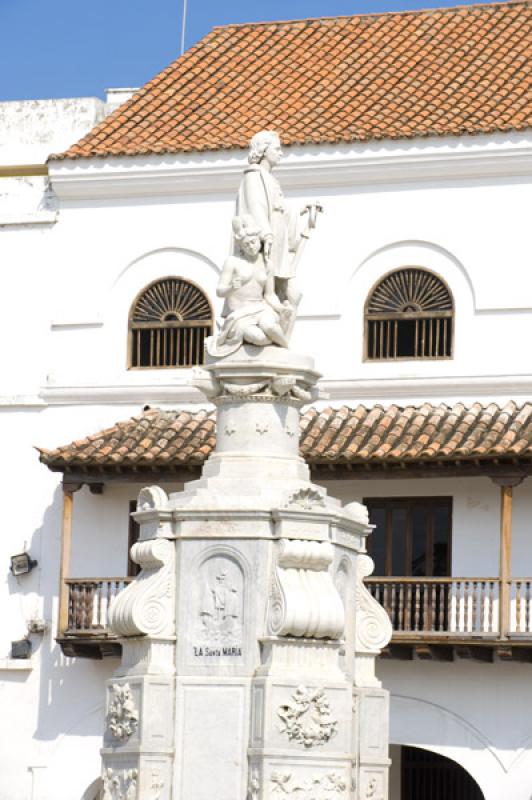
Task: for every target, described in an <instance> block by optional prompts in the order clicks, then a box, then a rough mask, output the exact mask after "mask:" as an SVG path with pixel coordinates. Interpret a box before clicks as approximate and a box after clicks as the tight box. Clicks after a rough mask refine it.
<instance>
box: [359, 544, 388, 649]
mask: <svg viewBox="0 0 532 800" xmlns="http://www.w3.org/2000/svg"><path fill="white" fill-rule="evenodd" d="M373 568H374V564H373V560H372V559H371V558H370V557H369V556H368V555H363V554H361V555H359V556H358V557H357V568H356V603H355V607H356V622H355V653H356V655H357V656H364V655H368V656H372V657H374V656H376V655H378V654H379V653H380V651H381V650H382V649H383V647H386V645H387V644H388V642H389V641H390V639H391V638H392V624H391V622H390V618H389V617H388V614H387V613H386V611H385V610H384V608H383V607H382V606H381V605H380V604H379V603H378V602H377V600H375V598H374V597H373V596H372V595H371V593H370V592H369V591H368V589H367V588H366V586H365V585H364V578H367V577H368V575H371V573H372V572H373Z"/></svg>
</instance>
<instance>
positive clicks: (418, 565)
mask: <svg viewBox="0 0 532 800" xmlns="http://www.w3.org/2000/svg"><path fill="white" fill-rule="evenodd" d="M364 503H365V504H366V505H367V507H368V511H369V517H370V522H371V523H372V524H373V525H375V526H376V527H375V529H374V530H373V532H372V533H371V534H370V536H369V537H368V552H369V554H370V555H371V557H372V558H373V560H374V562H375V575H379V576H381V577H385V576H395V577H401V576H403V577H408V576H412V577H431V576H433V577H446V576H448V575H450V567H451V522H452V498H451V497H386V498H382V497H378V498H377V497H371V498H365V500H364Z"/></svg>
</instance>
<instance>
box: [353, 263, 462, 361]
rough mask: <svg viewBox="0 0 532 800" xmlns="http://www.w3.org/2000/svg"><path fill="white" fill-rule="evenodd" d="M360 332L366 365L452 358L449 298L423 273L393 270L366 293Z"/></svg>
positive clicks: (438, 281) (438, 282)
mask: <svg viewBox="0 0 532 800" xmlns="http://www.w3.org/2000/svg"><path fill="white" fill-rule="evenodd" d="M365 327H366V336H365V339H366V343H365V346H366V352H365V357H366V359H367V360H370V361H377V360H381V361H382V360H390V359H398V358H410V359H412V358H451V357H452V347H453V299H452V296H451V293H450V291H449V289H448V288H447V286H446V285H445V283H444V282H443V281H442V279H441V278H439V277H437V276H436V275H434V274H433V273H432V272H429V271H428V270H426V269H420V268H418V267H406V268H404V269H399V270H395V271H394V272H390V273H388V275H385V276H384V278H382V279H381V280H380V281H379V283H378V284H377V285H376V286H375V287H374V288H373V289H372V291H371V292H370V294H369V297H368V299H367V301H366V310H365Z"/></svg>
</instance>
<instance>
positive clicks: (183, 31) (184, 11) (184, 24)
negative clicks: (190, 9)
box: [181, 0, 187, 55]
mask: <svg viewBox="0 0 532 800" xmlns="http://www.w3.org/2000/svg"><path fill="white" fill-rule="evenodd" d="M186 27H187V0H183V17H182V20H181V55H183V53H184V52H185V30H186Z"/></svg>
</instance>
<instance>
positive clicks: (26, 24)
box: [0, 0, 475, 101]
mask: <svg viewBox="0 0 532 800" xmlns="http://www.w3.org/2000/svg"><path fill="white" fill-rule="evenodd" d="M474 4H475V0H471V2H469V0H450V2H446V1H445V0H432V2H431V0H262V2H253V3H250V2H249V0H247V2H246V1H245V0H188V9H187V25H186V47H190V46H191V45H192V44H193V43H194V42H196V41H197V40H198V39H200V38H201V37H202V36H204V35H205V34H206V33H208V32H209V30H210V29H211V28H213V27H214V26H215V25H227V24H228V23H231V22H251V21H260V20H275V19H298V18H301V17H320V16H336V15H340V14H359V13H375V12H379V11H396V10H402V9H417V8H427V7H435V6H438V7H449V6H455V5H474ZM182 11H183V0H91V2H90V3H86V2H83V1H82V0H0V35H1V41H2V46H1V47H0V101H2V100H26V99H32V98H33V99H38V98H46V97H82V96H98V97H104V92H105V89H106V88H107V87H119V86H121V87H124V86H141V85H142V84H143V83H146V81H147V80H149V79H150V78H152V77H153V76H154V75H155V74H156V73H157V72H159V71H160V70H161V69H163V68H164V67H166V66H167V65H168V64H169V63H170V62H171V61H173V60H174V59H175V58H176V57H177V56H178V55H179V52H180V42H181V19H182Z"/></svg>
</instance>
